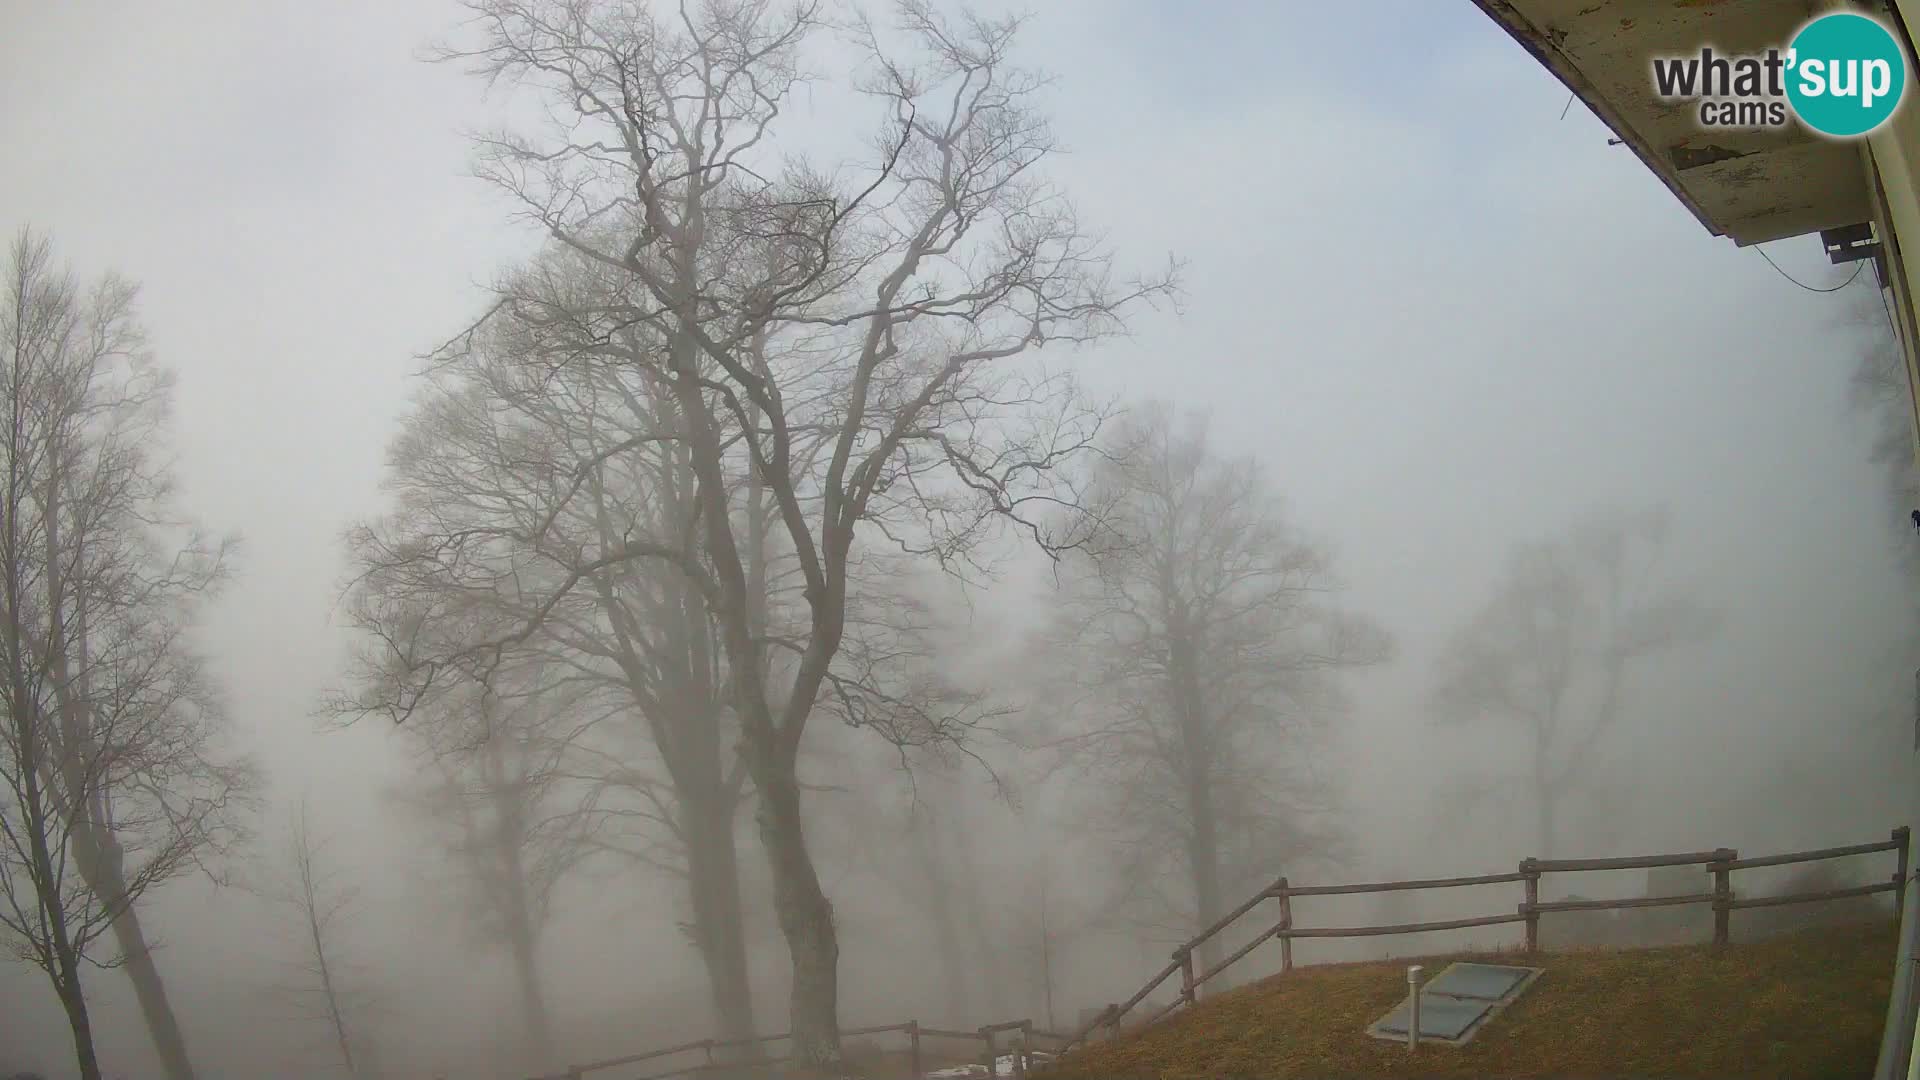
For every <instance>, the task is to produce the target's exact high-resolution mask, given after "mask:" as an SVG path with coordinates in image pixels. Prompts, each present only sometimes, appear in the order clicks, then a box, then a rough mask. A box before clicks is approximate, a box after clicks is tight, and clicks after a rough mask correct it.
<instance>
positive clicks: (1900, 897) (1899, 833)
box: [1893, 825, 1908, 923]
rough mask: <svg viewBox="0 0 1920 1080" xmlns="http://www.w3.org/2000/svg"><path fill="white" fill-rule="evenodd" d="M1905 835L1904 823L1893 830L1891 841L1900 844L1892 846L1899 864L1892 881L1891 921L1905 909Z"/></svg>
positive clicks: (1898, 919) (1895, 919) (1898, 916)
mask: <svg viewBox="0 0 1920 1080" xmlns="http://www.w3.org/2000/svg"><path fill="white" fill-rule="evenodd" d="M1907 835H1908V834H1907V827H1906V826H1905V825H1902V826H1900V827H1899V828H1897V829H1895V830H1893V842H1894V843H1896V844H1898V845H1900V846H1899V847H1897V848H1894V851H1896V852H1898V853H1899V858H1900V866H1899V868H1898V869H1896V870H1895V871H1894V875H1895V876H1894V882H1893V921H1894V922H1896V923H1897V922H1899V921H1900V919H1901V918H1902V917H1903V913H1904V912H1905V911H1906V910H1907V909H1906V901H1907V872H1908V868H1907Z"/></svg>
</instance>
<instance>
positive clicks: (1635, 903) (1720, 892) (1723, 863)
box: [1060, 825, 1920, 1063]
mask: <svg viewBox="0 0 1920 1080" xmlns="http://www.w3.org/2000/svg"><path fill="white" fill-rule="evenodd" d="M1908 839H1909V832H1908V829H1907V826H1905V825H1902V826H1900V827H1899V828H1896V829H1894V830H1893V832H1892V834H1891V835H1890V837H1889V838H1888V839H1886V840H1877V841H1874V842H1872V843H1866V844H1848V845H1845V846H1841V847H1827V848H1814V849H1810V850H1806V851H1790V852H1786V853H1784V854H1780V855H1763V856H1759V857H1755V858H1748V859H1742V858H1740V855H1739V852H1737V851H1734V850H1733V849H1732V848H1718V849H1715V850H1713V851H1682V852H1666V853H1662V854H1654V855H1636V856H1629V857H1626V858H1608V859H1531V858H1529V859H1522V860H1521V861H1520V866H1519V870H1518V871H1517V872H1513V873H1504V874H1480V875H1476V876H1472V877H1457V878H1420V879H1411V880H1406V881H1379V882H1368V883H1364V884H1356V885H1290V884H1289V883H1288V881H1287V879H1286V878H1284V877H1282V878H1279V879H1277V880H1275V881H1274V882H1273V884H1271V885H1268V886H1267V887H1265V888H1264V889H1261V890H1260V891H1259V892H1258V893H1256V894H1254V896H1253V897H1252V898H1250V899H1249V900H1247V901H1246V902H1245V903H1243V904H1241V905H1240V906H1239V907H1237V908H1235V909H1234V910H1233V911H1231V912H1229V913H1228V914H1227V915H1225V916H1223V917H1221V918H1220V919H1217V920H1215V921H1214V923H1213V925H1211V926H1209V927H1207V928H1206V929H1205V930H1202V931H1201V932H1200V933H1199V934H1196V935H1195V936H1194V937H1193V938H1191V939H1189V940H1188V941H1186V942H1185V943H1184V944H1182V945H1181V946H1180V947H1179V948H1177V949H1175V950H1174V951H1173V962H1172V963H1170V964H1168V965H1167V966H1166V967H1164V968H1161V969H1160V972H1159V973H1158V974H1156V975H1155V976H1154V977H1153V978H1152V979H1150V980H1148V981H1147V984H1146V985H1145V986H1143V987H1141V988H1140V990H1139V992H1138V993H1135V994H1134V995H1133V996H1132V997H1131V998H1128V999H1127V1000H1126V1001H1125V1002H1122V1003H1119V1004H1114V1005H1109V1006H1107V1007H1106V1008H1105V1009H1102V1010H1101V1011H1100V1014H1099V1015H1098V1016H1096V1017H1094V1018H1093V1019H1092V1020H1091V1021H1089V1022H1088V1023H1086V1024H1084V1025H1082V1026H1081V1027H1080V1028H1079V1029H1078V1030H1076V1031H1074V1032H1073V1034H1072V1035H1071V1036H1070V1037H1069V1038H1068V1039H1067V1041H1066V1043H1065V1044H1064V1045H1062V1046H1061V1047H1060V1051H1061V1053H1065V1052H1066V1051H1068V1050H1070V1049H1072V1048H1073V1047H1075V1046H1078V1045H1080V1044H1081V1043H1083V1042H1085V1041H1087V1040H1088V1039H1089V1038H1091V1037H1092V1035H1093V1033H1094V1032H1095V1031H1098V1030H1100V1029H1101V1028H1103V1027H1104V1028H1107V1029H1109V1030H1110V1031H1111V1032H1112V1033H1114V1034H1118V1033H1119V1031H1120V1021H1121V1019H1122V1018H1123V1017H1125V1016H1126V1015H1127V1013H1129V1012H1131V1011H1132V1010H1133V1008H1134V1007H1135V1006H1137V1005H1139V1004H1140V1003H1141V1002H1142V1001H1144V1000H1146V998H1147V996H1148V995H1149V994H1151V993H1153V991H1154V990H1156V989H1158V988H1159V987H1160V985H1161V984H1162V983H1165V982H1166V981H1167V980H1168V979H1170V978H1172V977H1173V974H1174V973H1175V972H1179V973H1180V975H1181V985H1180V996H1179V998H1177V999H1175V1000H1174V1001H1173V1002H1171V1003H1169V1004H1168V1005H1166V1006H1164V1007H1162V1008H1161V1009H1159V1010H1158V1011H1157V1012H1155V1013H1154V1014H1153V1015H1152V1016H1149V1017H1147V1018H1146V1020H1145V1021H1144V1022H1143V1026H1144V1025H1145V1024H1152V1023H1154V1022H1156V1021H1158V1020H1159V1019H1160V1018H1161V1017H1164V1016H1166V1015H1167V1014H1169V1013H1171V1012H1173V1011H1174V1010H1175V1009H1177V1008H1179V1007H1180V1006H1182V1005H1186V1006H1192V1005H1193V1004H1194V1002H1195V1000H1196V999H1197V995H1198V990H1199V988H1200V986H1201V985H1202V984H1204V983H1206V982H1207V981H1208V980H1210V979H1212V978H1214V977H1215V976H1217V975H1219V974H1220V973H1221V972H1223V971H1225V970H1226V969H1227V968H1228V967H1230V966H1232V965H1233V964H1235V963H1237V962H1239V961H1240V960H1242V959H1244V958H1245V957H1246V956H1248V955H1249V954H1251V953H1252V952H1253V951H1254V949H1255V948H1256V947H1258V946H1259V945H1261V944H1264V943H1265V942H1267V941H1269V940H1271V939H1274V938H1279V939H1280V943H1281V971H1282V972H1286V971H1291V970H1292V968H1293V948H1292V946H1293V941H1294V940H1295V939H1298V938H1336V937H1375V936H1381V935H1388V934H1418V933H1425V932H1428V931H1435V930H1457V929H1464V928H1467V927H1475V926H1497V925H1502V924H1506V923H1516V922H1524V923H1526V924H1527V930H1526V933H1527V939H1526V940H1527V949H1528V950H1529V951H1536V950H1538V949H1539V947H1540V937H1539V934H1540V916H1541V914H1543V913H1554V912H1567V911H1603V910H1613V909H1630V908H1650V907H1666V906H1674V905H1685V904H1711V905H1712V906H1713V909H1714V944H1716V945H1725V944H1727V942H1728V939H1729V931H1728V919H1729V916H1730V915H1731V914H1732V913H1733V912H1734V911H1742V910H1747V909H1750V908H1760V907H1773V906H1777V905H1783V904H1806V903H1816V902H1819V901H1825V900H1838V899H1844V898H1847V897H1855V896H1871V895H1874V894H1877V893H1883V892H1891V893H1893V894H1894V910H1895V912H1896V914H1901V915H1902V918H1901V923H1902V929H1903V931H1905V930H1907V929H1908V924H1909V923H1910V922H1911V921H1912V920H1909V919H1907V918H1905V917H1904V915H1903V913H1904V911H1905V901H1906V882H1907V877H1908V859H1909V856H1908ZM1882 851H1893V852H1897V853H1898V855H1899V867H1898V869H1897V870H1896V871H1895V872H1894V874H1893V876H1892V877H1891V879H1889V880H1887V881H1881V882H1876V883H1874V884H1871V885H1856V886H1850V887H1847V888H1841V889H1823V890H1819V891H1815V892H1801V893H1787V894H1782V895H1777V896H1760V897H1750V898H1747V899H1741V898H1739V897H1738V896H1736V895H1735V893H1734V891H1733V886H1732V880H1731V879H1732V874H1733V872H1734V871H1736V870H1748V869H1754V868H1757V867H1763V866H1786V865H1790V864H1794V863H1807V862H1817V861H1821V860H1825V859H1838V858H1844V857H1847V856H1852V855H1869V854H1874V853H1877V852H1882ZM1659 866H1701V867H1703V868H1704V869H1705V871H1706V872H1707V873H1710V874H1712V875H1713V876H1714V888H1713V891H1711V892H1698V893H1687V894H1684V895H1679V896H1643V897H1633V898H1630V899H1622V900H1559V901H1549V902H1546V903H1542V902H1541V901H1540V899H1539V885H1540V877H1541V875H1543V874H1548V873H1577V872H1582V871H1593V870H1631V869H1642V868H1649V867H1659ZM1514 882H1521V883H1524V884H1525V886H1526V897H1525V899H1523V900H1522V901H1521V902H1520V904H1519V906H1518V908H1517V909H1516V910H1515V911H1514V912H1513V913H1512V914H1505V913H1503V914H1498V915H1484V916H1479V917H1476V918H1465V919H1443V920H1437V921H1432V922H1417V923H1398V924H1393V925H1379V926H1338V927H1298V926H1295V925H1294V924H1293V906H1292V900H1293V898H1294V897H1297V896H1350V895H1355V894H1360V893H1383V892H1400V891H1405V890H1410V889H1450V888H1459V887H1462V886H1470V885H1501V884H1510V883H1514ZM1269 899H1277V900H1279V902H1280V917H1279V919H1278V921H1276V922H1275V923H1274V924H1273V925H1272V926H1271V927H1269V928H1267V929H1265V930H1262V931H1261V932H1260V933H1259V934H1257V935H1256V936H1255V937H1254V939H1253V940H1252V941H1251V942H1249V943H1247V944H1246V945H1244V946H1242V947H1241V948H1240V949H1239V950H1238V951H1236V952H1234V953H1233V955H1231V956H1229V957H1227V958H1226V959H1225V960H1223V961H1221V962H1220V963H1218V964H1216V965H1215V966H1214V967H1213V968H1211V969H1209V970H1207V971H1204V972H1200V973H1195V971H1194V969H1193V953H1194V950H1196V949H1198V948H1199V947H1200V946H1201V945H1204V944H1206V943H1207V942H1208V941H1210V940H1212V939H1213V938H1214V937H1216V936H1218V935H1219V934H1221V933H1222V932H1224V931H1225V930H1226V929H1227V928H1228V927H1229V926H1232V925H1233V924H1234V923H1236V922H1238V921H1239V920H1240V919H1241V918H1243V917H1244V916H1245V915H1246V914H1247V913H1248V912H1251V911H1252V910H1253V909H1254V908H1255V907H1258V906H1259V904H1260V902H1261V901H1263V900H1269ZM1909 937H1910V935H1908V934H1906V933H1904V932H1903V935H1902V942H1903V944H1902V946H1901V948H1902V952H1901V956H1902V957H1903V958H1904V957H1906V956H1907V955H1908V954H1909V953H1912V954H1914V955H1916V956H1920V941H1913V942H1910V941H1909ZM1902 962H1903V963H1905V961H1904V959H1903V961H1902ZM1910 968H1911V965H1909V966H1908V968H1906V969H1903V971H1902V974H1903V975H1908V977H1909V981H1914V982H1920V973H1911V972H1910V970H1909V969H1910ZM1895 985H1896V996H1898V994H1899V992H1900V990H1899V988H1902V987H1904V986H1905V982H1903V981H1900V980H1896V984H1895ZM1916 997H1920V995H1916ZM1902 1008H1903V1010H1904V1018H1905V1019H1904V1020H1903V1021H1902V1022H1904V1023H1905V1029H1904V1030H1905V1031H1906V1032H1908V1033H1911V1035H1912V1041H1920V1020H1916V1019H1914V1013H1915V1012H1916V1011H1920V1007H1915V1006H1911V1005H1903V1006H1902ZM1888 1023H1889V1025H1894V1024H1895V1023H1896V1021H1895V1020H1894V1018H1893V1017H1892V1016H1891V1015H1890V1016H1889V1020H1888ZM1888 1038H1889V1039H1892V1038H1893V1036H1891V1035H1889V1036H1888ZM1887 1056H1888V1055H1887V1054H1884V1053H1883V1063H1884V1061H1885V1060H1886V1058H1887ZM1893 1056H1896V1057H1904V1056H1905V1055H1904V1054H1898V1055H1893Z"/></svg>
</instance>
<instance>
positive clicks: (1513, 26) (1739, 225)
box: [1474, 0, 1873, 245]
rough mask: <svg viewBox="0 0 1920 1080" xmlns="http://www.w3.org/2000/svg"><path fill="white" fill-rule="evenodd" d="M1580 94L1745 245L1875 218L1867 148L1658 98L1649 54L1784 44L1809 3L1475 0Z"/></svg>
mask: <svg viewBox="0 0 1920 1080" xmlns="http://www.w3.org/2000/svg"><path fill="white" fill-rule="evenodd" d="M1474 2H1475V3H1476V4H1478V5H1479V7H1480V8H1481V10H1483V11H1485V12H1486V13H1487V14H1488V15H1490V16H1492V18H1493V19H1494V21H1495V22H1497V23H1499V24H1500V25H1501V26H1502V27H1504V28H1505V29H1506V31H1507V32H1508V33H1509V34H1511V35H1512V36H1513V37H1514V38H1515V40H1517V41H1519V42H1520V44H1521V45H1522V46H1524V47H1525V48H1526V49H1527V51H1528V52H1530V53H1532V54H1533V55H1534V57H1535V58H1536V59H1538V60H1539V61H1540V62H1541V63H1542V64H1545V65H1546V67H1547V68H1548V69H1549V70H1551V71H1552V72H1553V73H1554V74H1555V75H1557V76H1559V77H1560V80H1561V81H1562V82H1564V83H1566V84H1567V87H1568V89H1570V90H1572V91H1573V92H1574V93H1576V94H1578V95H1579V96H1580V98H1581V100H1583V101H1585V102H1586V104H1587V107H1588V108H1590V109H1592V110H1593V111H1594V113H1595V114H1596V115H1598V116H1599V117H1600V118H1601V120H1603V121H1605V122H1606V123H1607V125H1608V126H1609V127H1611V128H1613V130H1614V133H1615V134H1616V135H1618V136H1619V137H1620V138H1621V139H1622V140H1623V141H1624V142H1625V143H1626V145H1627V146H1629V147H1631V148H1632V149H1633V152H1634V153H1636V154H1638V155H1639V156H1640V159H1641V160H1642V161H1644V162H1645V163H1646V164H1647V167H1648V168H1650V169H1652V170H1653V172H1654V174H1655V175H1657V176H1659V177H1660V179H1661V181H1662V182H1664V183H1665V184H1666V185H1667V187H1668V188H1669V189H1671V190H1672V191H1673V193H1674V195H1675V196H1677V197H1678V198H1679V199H1680V201H1681V202H1682V203H1683V204H1685V205H1686V207H1687V209H1689V210H1691V211H1692V212H1693V215H1694V216H1695V217H1697V218H1699V219H1700V223H1701V224H1703V225H1705V226H1706V227H1707V228H1708V229H1709V230H1710V231H1712V232H1713V233H1714V234H1715V235H1718V236H1726V237H1730V238H1732V239H1733V241H1734V242H1735V243H1737V244H1742V245H1744V244H1759V243H1765V242H1766V241H1769V240H1778V239H1781V238H1783V237H1788V236H1798V235H1801V234H1803V233H1808V232H1815V231H1818V230H1820V229H1830V228H1837V227H1839V226H1842V225H1852V224H1856V223H1858V222H1862V221H1868V220H1871V219H1872V217H1873V211H1872V207H1871V205H1870V204H1869V201H1868V194H1867V180H1866V172H1865V168H1864V165H1863V163H1862V161H1861V155H1860V150H1859V147H1858V146H1857V145H1856V144H1854V143H1849V142H1837V141H1832V140H1828V139H1824V138H1821V137H1820V136H1818V135H1815V134H1812V133H1811V132H1809V131H1807V130H1806V129H1805V128H1803V127H1801V126H1800V125H1799V123H1798V122H1794V123H1792V124H1790V125H1789V126H1788V127H1787V128H1786V129H1784V130H1772V131H1764V130H1763V131H1737V130H1729V131H1709V130H1706V129H1703V128H1702V127H1701V126H1700V124H1699V120H1698V116H1697V111H1696V110H1697V106H1696V105H1694V104H1692V103H1671V102H1665V101H1661V100H1660V99H1658V98H1656V97H1655V96H1654V93H1653V75H1652V70H1651V68H1650V66H1649V59H1650V58H1651V57H1654V56H1685V55H1688V54H1697V53H1698V52H1699V50H1700V47H1701V46H1702V45H1712V46H1713V48H1714V51H1715V52H1719V53H1725V54H1728V55H1740V54H1750V53H1757V52H1761V51H1763V50H1765V49H1766V48H1768V47H1769V46H1784V45H1785V43H1786V42H1787V41H1788V39H1789V38H1791V37H1792V35H1793V33H1794V31H1796V30H1798V29H1799V28H1800V26H1801V25H1802V24H1803V23H1805V22H1806V21H1807V19H1808V18H1809V17H1810V16H1811V15H1812V14H1813V13H1814V11H1815V10H1816V8H1826V7H1828V6H1829V5H1828V4H1824V3H1809V2H1808V0H1474Z"/></svg>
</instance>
